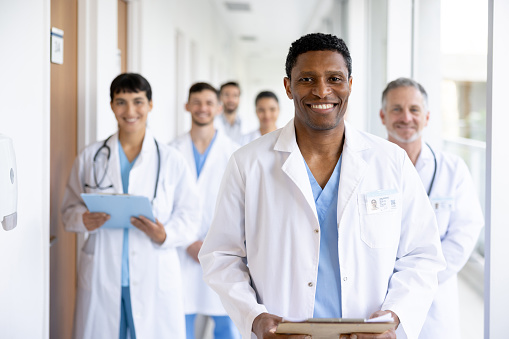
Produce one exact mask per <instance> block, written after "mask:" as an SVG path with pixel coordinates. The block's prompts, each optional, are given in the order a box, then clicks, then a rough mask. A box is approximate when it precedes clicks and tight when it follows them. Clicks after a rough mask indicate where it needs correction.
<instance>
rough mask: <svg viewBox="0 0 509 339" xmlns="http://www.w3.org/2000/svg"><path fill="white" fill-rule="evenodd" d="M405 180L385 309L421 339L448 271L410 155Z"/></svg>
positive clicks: (434, 219)
mask: <svg viewBox="0 0 509 339" xmlns="http://www.w3.org/2000/svg"><path fill="white" fill-rule="evenodd" d="M401 180H402V182H401V190H402V192H401V202H402V206H401V208H402V225H401V235H400V242H399V247H398V251H397V256H396V262H395V265H394V273H393V275H392V277H391V279H390V281H389V286H388V290H387V295H386V298H385V301H384V303H383V305H382V310H391V311H393V312H394V313H396V315H398V317H399V318H400V327H402V328H403V330H404V332H405V334H406V336H407V337H408V338H417V337H418V335H419V332H420V330H421V328H422V325H423V323H424V320H425V319H426V315H427V313H428V310H429V307H430V306H431V303H432V301H433V297H434V294H435V291H436V289H437V287H438V278H437V274H438V272H439V271H441V270H443V269H444V268H445V260H444V257H443V254H442V251H441V247H440V238H439V233H438V226H437V223H436V218H435V214H434V212H433V210H432V208H431V205H430V203H429V200H428V197H427V195H426V192H425V191H424V188H423V186H422V183H421V180H420V178H419V176H418V174H417V172H416V170H415V168H414V166H413V165H412V163H411V162H410V159H408V157H407V156H406V155H405V157H404V161H403V175H402V176H401ZM399 330H401V329H399Z"/></svg>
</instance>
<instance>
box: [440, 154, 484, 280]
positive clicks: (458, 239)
mask: <svg viewBox="0 0 509 339" xmlns="http://www.w3.org/2000/svg"><path fill="white" fill-rule="evenodd" d="M453 175H454V176H455V177H456V178H458V179H459V180H458V182H457V184H456V192H455V196H454V203H455V209H454V211H452V212H451V215H450V219H449V225H448V226H447V232H446V234H445V237H444V238H443V239H442V251H443V252H444V257H445V261H446V262H447V268H446V269H445V270H444V271H441V272H440V273H439V274H438V282H439V283H443V282H444V281H446V280H447V279H449V278H450V277H452V276H454V275H456V274H457V273H458V272H459V271H460V270H461V269H462V268H463V266H464V265H465V263H466V262H467V260H468V258H469V257H470V254H471V253H472V251H473V249H474V247H475V244H476V242H477V238H478V237H479V232H480V231H481V229H482V227H483V226H484V217H483V214H482V210H481V206H480V204H479V200H478V199H477V194H476V192H475V188H474V183H473V181H472V177H471V176H470V172H469V171H468V168H467V165H466V164H465V163H464V162H463V160H461V159H459V161H458V163H457V167H456V171H455V172H454V174H453Z"/></svg>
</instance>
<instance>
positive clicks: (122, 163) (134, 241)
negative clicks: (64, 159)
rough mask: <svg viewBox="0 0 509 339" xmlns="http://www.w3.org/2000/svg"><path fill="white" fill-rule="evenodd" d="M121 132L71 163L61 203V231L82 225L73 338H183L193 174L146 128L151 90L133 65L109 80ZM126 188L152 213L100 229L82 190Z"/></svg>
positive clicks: (194, 219) (100, 216)
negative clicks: (183, 255)
mask: <svg viewBox="0 0 509 339" xmlns="http://www.w3.org/2000/svg"><path fill="white" fill-rule="evenodd" d="M110 96H111V109H112V111H113V113H114V114H115V118H116V119H117V122H118V132H117V133H116V134H114V135H112V136H110V137H109V138H107V139H106V140H104V141H100V142H96V143H94V144H92V145H90V146H88V147H87V148H85V150H84V151H82V152H81V153H80V155H79V156H78V157H77V158H76V160H75V162H74V166H73V169H72V172H71V174H70V177H69V182H68V185H67V188H66V192H65V196H64V201H63V205H62V213H63V221H64V225H65V228H66V230H68V231H72V232H82V233H88V235H89V236H88V238H87V240H86V242H85V244H84V246H83V248H82V250H81V252H80V262H79V267H78V292H77V300H76V311H75V323H74V337H75V338H127V337H128V333H129V335H130V338H132V339H134V338H136V337H138V338H184V337H185V320H184V312H183V308H182V301H181V282H180V281H181V279H180V267H179V259H178V256H177V251H176V247H177V246H179V245H182V244H186V243H188V242H189V241H191V240H192V239H194V233H195V230H196V228H197V225H198V223H199V220H200V216H199V210H198V209H197V205H196V201H197V200H198V196H197V190H196V186H195V183H194V181H193V179H192V178H191V176H190V175H189V171H187V168H186V166H187V165H186V163H185V160H184V159H183V157H182V156H181V155H180V154H179V153H178V152H177V151H176V150H174V149H172V148H170V147H169V146H167V145H164V144H161V143H158V142H157V141H156V140H155V139H154V137H153V136H152V134H151V133H150V130H149V129H147V128H146V122H147V116H148V113H149V112H150V111H151V109H152V91H151V88H150V84H149V83H148V81H147V80H146V79H145V78H143V77H142V76H141V75H139V74H132V73H131V74H130V73H126V74H121V75H119V76H118V77H117V78H115V79H114V80H113V82H112V84H111V89H110ZM84 192H85V193H120V194H121V193H129V194H133V195H143V196H146V197H148V198H149V199H150V200H151V201H152V210H153V214H154V216H155V218H156V222H152V221H150V220H149V219H147V218H144V217H143V216H140V217H139V218H134V217H133V218H132V219H131V223H132V225H133V226H134V228H130V229H128V228H127V226H129V225H126V228H124V229H110V228H101V226H102V225H103V224H104V223H105V222H106V221H107V220H108V219H109V216H108V215H106V214H104V213H91V212H89V211H88V210H87V208H86V206H85V204H84V202H83V200H82V199H81V197H80V194H81V193H84Z"/></svg>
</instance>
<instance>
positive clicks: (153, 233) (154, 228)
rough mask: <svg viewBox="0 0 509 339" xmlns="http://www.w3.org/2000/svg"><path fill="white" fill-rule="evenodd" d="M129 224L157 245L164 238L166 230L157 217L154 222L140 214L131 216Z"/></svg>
mask: <svg viewBox="0 0 509 339" xmlns="http://www.w3.org/2000/svg"><path fill="white" fill-rule="evenodd" d="M131 224H133V226H134V227H136V228H137V229H139V230H140V231H142V232H143V233H145V234H146V235H147V236H148V237H149V238H150V239H152V241H153V242H155V243H157V244H159V245H161V244H162V243H163V242H164V241H165V240H166V231H165V230H164V226H163V224H161V223H160V222H159V220H157V219H156V222H152V221H151V220H150V219H147V218H145V217H144V216H142V215H140V216H139V217H138V218H136V217H131Z"/></svg>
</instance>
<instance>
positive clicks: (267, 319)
mask: <svg viewBox="0 0 509 339" xmlns="http://www.w3.org/2000/svg"><path fill="white" fill-rule="evenodd" d="M282 321H283V318H281V317H278V316H277V315H274V314H269V313H261V314H259V315H258V316H257V317H256V318H255V320H253V329H252V331H253V333H254V334H256V337H257V338H258V339H270V338H274V339H311V336H310V335H307V334H292V335H285V334H276V328H277V325H278V324H279V323H280V322H282Z"/></svg>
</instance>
